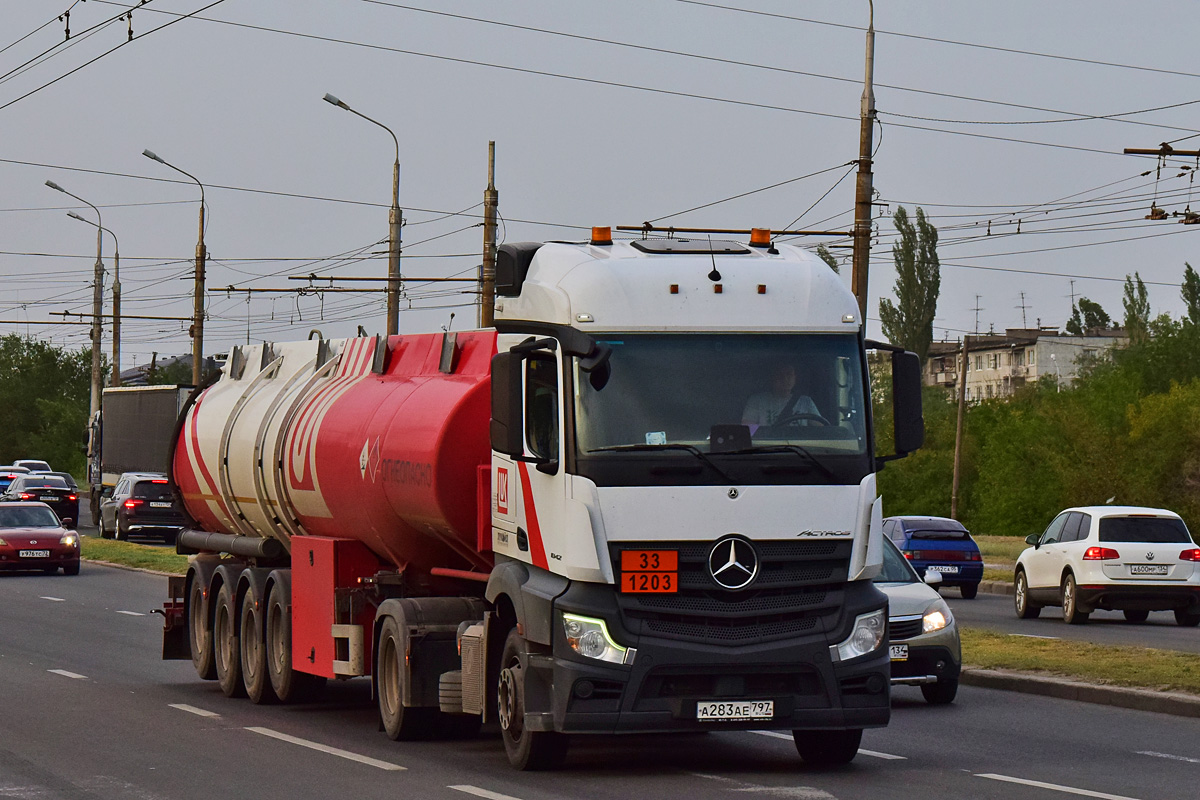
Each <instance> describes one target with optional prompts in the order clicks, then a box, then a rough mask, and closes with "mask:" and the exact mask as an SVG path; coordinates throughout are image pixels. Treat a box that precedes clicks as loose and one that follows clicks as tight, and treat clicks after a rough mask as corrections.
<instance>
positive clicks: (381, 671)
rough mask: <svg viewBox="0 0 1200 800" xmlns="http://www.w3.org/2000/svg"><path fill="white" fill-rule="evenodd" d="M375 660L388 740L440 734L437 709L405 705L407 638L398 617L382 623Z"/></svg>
mask: <svg viewBox="0 0 1200 800" xmlns="http://www.w3.org/2000/svg"><path fill="white" fill-rule="evenodd" d="M376 658H377V659H378V662H377V667H376V669H377V671H376V673H375V681H376V684H377V687H378V688H377V690H376V693H377V694H378V695H379V718H380V719H381V720H382V721H383V729H384V730H385V731H387V735H388V738H389V739H391V740H393V741H407V740H411V739H425V738H428V737H429V736H430V735H431V734H433V733H435V732H437V729H438V726H437V718H438V714H439V711H438V709H436V708H423V707H415V706H408V707H405V705H404V677H403V675H404V672H403V671H404V637H403V635H401V633H400V625H399V624H398V623H397V622H396V618H395V617H385V618H384V620H383V625H382V626H381V627H380V629H379V653H378V655H377V656H376Z"/></svg>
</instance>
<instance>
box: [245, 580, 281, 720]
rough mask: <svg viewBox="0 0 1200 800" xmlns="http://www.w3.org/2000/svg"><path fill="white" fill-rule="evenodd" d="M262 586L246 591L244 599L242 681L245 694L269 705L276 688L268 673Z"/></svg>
mask: <svg viewBox="0 0 1200 800" xmlns="http://www.w3.org/2000/svg"><path fill="white" fill-rule="evenodd" d="M264 605H265V604H264V603H263V598H262V592H261V590H259V591H255V590H253V589H251V590H249V591H247V592H246V597H245V599H243V600H242V636H241V645H242V683H244V684H245V686H246V695H247V696H248V697H249V698H250V700H251V701H252V702H254V703H258V704H261V705H266V704H269V703H274V702H276V701H277V700H278V699H279V698H277V697H276V696H275V690H274V689H273V688H272V687H271V679H270V678H269V677H268V675H267V643H266V625H265V624H264V621H265V620H264V616H263V607H264Z"/></svg>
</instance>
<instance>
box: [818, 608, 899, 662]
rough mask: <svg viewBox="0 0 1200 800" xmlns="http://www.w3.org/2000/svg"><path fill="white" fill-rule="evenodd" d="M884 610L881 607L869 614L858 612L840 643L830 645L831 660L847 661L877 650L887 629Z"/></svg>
mask: <svg viewBox="0 0 1200 800" xmlns="http://www.w3.org/2000/svg"><path fill="white" fill-rule="evenodd" d="M885 611H886V610H885V609H882V608H881V609H879V610H878V611H872V612H871V613H870V614H860V615H859V616H858V617H857V618H855V620H854V627H853V628H852V629H851V631H850V635H849V636H848V637H846V640H845V641H844V642H842V643H841V644H837V645H831V646H830V648H829V654H830V655H831V656H832V657H833V660H834V661H849V660H850V659H852V658H858V657H859V656H865V655H867V654H868V653H873V652H875V651H876V650H878V649H879V648H880V647H881V646H882V645H883V637H884V633H886V631H887V616H886V614H885Z"/></svg>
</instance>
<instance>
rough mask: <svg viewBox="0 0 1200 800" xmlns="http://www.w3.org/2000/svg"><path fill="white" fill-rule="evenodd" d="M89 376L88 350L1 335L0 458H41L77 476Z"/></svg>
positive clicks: (80, 468) (7, 460) (81, 459)
mask: <svg viewBox="0 0 1200 800" xmlns="http://www.w3.org/2000/svg"><path fill="white" fill-rule="evenodd" d="M91 374H92V354H91V350H87V349H85V350H80V351H76V352H71V351H67V350H64V349H63V348H61V347H55V346H54V345H52V344H49V343H48V342H42V341H38V340H36V339H27V338H23V337H21V336H17V335H15V334H10V335H8V336H4V337H0V408H2V409H4V420H5V422H6V423H7V424H5V425H3V426H0V462H3V463H5V464H8V463H11V462H12V461H13V460H14V459H18V458H40V459H44V460H46V461H49V462H50V465H51V466H52V467H54V468H55V469H58V470H64V471H66V472H72V473H75V474H77V475H78V474H82V471H83V468H84V454H83V443H84V436H85V433H84V431H85V427H86V423H87V415H88V406H89V403H90V397H91Z"/></svg>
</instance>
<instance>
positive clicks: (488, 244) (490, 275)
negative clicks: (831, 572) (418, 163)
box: [479, 142, 500, 328]
mask: <svg viewBox="0 0 1200 800" xmlns="http://www.w3.org/2000/svg"><path fill="white" fill-rule="evenodd" d="M499 204H500V193H499V192H497V191H496V143H495V142H488V185H487V188H486V189H484V190H483V264H482V265H481V266H480V268H479V327H481V328H490V327H492V325H493V324H494V323H495V321H496V208H497V206H499Z"/></svg>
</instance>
